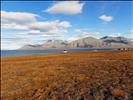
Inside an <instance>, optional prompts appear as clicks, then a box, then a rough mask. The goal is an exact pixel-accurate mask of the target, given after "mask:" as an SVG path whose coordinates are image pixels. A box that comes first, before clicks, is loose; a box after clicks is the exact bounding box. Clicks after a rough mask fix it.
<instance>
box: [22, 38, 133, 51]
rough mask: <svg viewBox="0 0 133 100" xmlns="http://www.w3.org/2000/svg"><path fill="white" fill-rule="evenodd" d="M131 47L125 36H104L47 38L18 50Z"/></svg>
mask: <svg viewBox="0 0 133 100" xmlns="http://www.w3.org/2000/svg"><path fill="white" fill-rule="evenodd" d="M122 47H127V48H132V47H133V42H132V41H130V40H129V39H128V38H125V37H120V36H119V37H112V36H104V37H102V38H100V39H97V38H94V37H85V38H81V39H78V40H74V41H71V42H67V41H63V40H48V41H46V42H45V43H43V44H40V45H38V44H37V45H30V44H28V45H25V46H23V47H21V48H20V50H43V49H66V48H122Z"/></svg>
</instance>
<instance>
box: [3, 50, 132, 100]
mask: <svg viewBox="0 0 133 100" xmlns="http://www.w3.org/2000/svg"><path fill="white" fill-rule="evenodd" d="M1 98H2V99H3V100H132V99H133V51H125V52H121V51H103V52H79V53H66V54H49V55H38V56H20V57H6V58H2V59H1Z"/></svg>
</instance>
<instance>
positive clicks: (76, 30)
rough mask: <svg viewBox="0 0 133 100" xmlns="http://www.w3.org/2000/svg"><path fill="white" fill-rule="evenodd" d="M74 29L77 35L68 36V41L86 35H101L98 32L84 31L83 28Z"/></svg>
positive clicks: (98, 36) (95, 36)
mask: <svg viewBox="0 0 133 100" xmlns="http://www.w3.org/2000/svg"><path fill="white" fill-rule="evenodd" d="M74 31H75V32H77V35H74V36H71V37H69V39H68V41H74V40H78V39H81V38H86V37H94V38H100V35H101V33H100V32H92V31H85V30H84V29H75V30H74Z"/></svg>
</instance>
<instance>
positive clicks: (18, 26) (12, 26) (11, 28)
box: [1, 23, 28, 30]
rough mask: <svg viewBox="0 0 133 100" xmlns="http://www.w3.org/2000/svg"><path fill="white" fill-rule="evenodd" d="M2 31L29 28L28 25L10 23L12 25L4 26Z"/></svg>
mask: <svg viewBox="0 0 133 100" xmlns="http://www.w3.org/2000/svg"><path fill="white" fill-rule="evenodd" d="M1 29H2V30H27V29H28V27H27V26H26V25H20V24H15V23H10V24H2V25H1Z"/></svg>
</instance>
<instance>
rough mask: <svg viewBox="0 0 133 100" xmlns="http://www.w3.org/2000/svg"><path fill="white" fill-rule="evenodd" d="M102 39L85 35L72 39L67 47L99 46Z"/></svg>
mask: <svg viewBox="0 0 133 100" xmlns="http://www.w3.org/2000/svg"><path fill="white" fill-rule="evenodd" d="M101 45H102V41H101V40H100V39H96V38H93V37H86V38H82V39H79V40H75V41H72V42H71V43H69V44H68V46H67V47H70V48H84V47H100V46H101Z"/></svg>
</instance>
